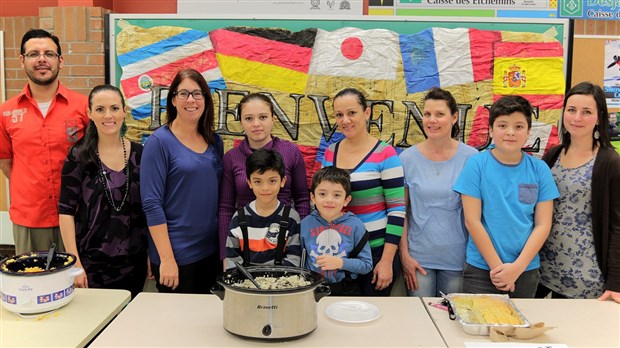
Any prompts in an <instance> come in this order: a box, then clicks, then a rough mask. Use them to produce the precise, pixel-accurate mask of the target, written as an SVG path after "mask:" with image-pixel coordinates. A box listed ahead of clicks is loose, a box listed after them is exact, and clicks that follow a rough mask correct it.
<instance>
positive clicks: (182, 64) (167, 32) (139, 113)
mask: <svg viewBox="0 0 620 348" xmlns="http://www.w3.org/2000/svg"><path fill="white" fill-rule="evenodd" d="M123 31H127V32H126V33H125V35H120V34H119V40H123V41H122V42H117V45H118V46H119V47H124V48H125V49H126V52H123V53H122V54H119V55H118V63H119V65H120V66H121V68H122V76H121V81H120V82H121V86H122V89H123V93H124V94H125V97H126V98H127V105H128V106H129V107H130V108H131V114H132V116H133V118H134V119H136V120H140V119H144V118H147V117H150V116H151V112H152V107H151V98H152V93H151V88H152V87H153V86H170V83H171V82H172V80H173V79H174V76H175V75H176V74H177V72H178V71H179V70H182V69H185V68H190V67H191V68H193V69H196V70H197V71H199V72H200V73H201V74H202V75H203V76H204V77H205V79H206V80H207V82H208V83H209V87H210V88H211V89H212V90H214V89H225V88H226V83H225V82H224V79H223V78H222V73H221V72H220V68H219V65H218V63H217V59H216V58H215V52H214V51H213V45H212V44H211V39H210V38H209V35H208V34H207V33H206V32H203V31H198V30H193V29H187V28H179V27H154V28H140V27H136V26H130V25H129V26H126V28H124V29H123ZM121 33H122V32H121ZM136 43H137V44H136ZM119 53H120V52H119ZM166 96H167V93H166V92H165V93H164V94H163V95H162V96H161V97H162V101H164V103H165V98H166ZM162 106H164V105H162Z"/></svg>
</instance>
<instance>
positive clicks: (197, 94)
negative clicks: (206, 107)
mask: <svg viewBox="0 0 620 348" xmlns="http://www.w3.org/2000/svg"><path fill="white" fill-rule="evenodd" d="M174 94H175V95H176V96H177V98H179V99H181V100H185V99H187V98H189V96H190V95H191V96H192V97H194V99H196V100H201V99H204V98H205V94H204V93H202V91H201V90H199V89H195V90H193V91H191V92H190V91H188V90H185V89H182V90H180V91H176V92H174Z"/></svg>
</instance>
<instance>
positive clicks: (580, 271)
mask: <svg viewBox="0 0 620 348" xmlns="http://www.w3.org/2000/svg"><path fill="white" fill-rule="evenodd" d="M608 123H609V120H608V111H607V104H606V102H605V94H604V92H603V90H602V89H601V88H600V87H599V86H597V85H593V84H592V83H589V82H582V83H579V84H577V85H576V86H574V87H573V88H572V89H571V90H570V91H569V92H568V94H566V96H565V99H564V111H563V115H562V127H561V130H562V133H561V144H560V145H558V146H556V147H554V148H552V149H550V150H549V151H548V152H547V153H546V154H545V156H543V160H545V162H547V164H548V165H549V167H550V168H551V171H552V173H553V177H554V179H555V181H556V183H557V185H558V189H559V190H560V197H559V198H557V199H556V200H555V202H554V212H553V213H554V215H553V225H552V229H551V233H550V235H549V238H548V240H547V242H546V243H545V245H544V246H543V248H542V249H541V251H540V262H541V267H540V272H541V279H540V285H539V289H538V290H539V291H538V295H539V296H540V297H543V296H545V295H548V294H549V292H551V294H552V297H557V298H599V299H600V300H606V299H608V298H612V299H613V300H615V301H616V302H618V303H620V156H619V155H618V153H617V152H616V151H615V149H614V148H613V146H612V145H611V142H610V137H609V133H608V128H609V127H608Z"/></svg>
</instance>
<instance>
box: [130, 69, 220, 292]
mask: <svg viewBox="0 0 620 348" xmlns="http://www.w3.org/2000/svg"><path fill="white" fill-rule="evenodd" d="M166 111H167V115H168V121H167V124H166V125H164V126H162V127H160V128H159V129H157V130H156V131H155V132H153V134H152V135H151V136H150V137H149V138H148V140H147V142H146V145H145V147H144V155H143V161H142V173H143V176H142V184H141V187H140V191H141V193H142V204H143V206H144V212H145V214H146V218H147V223H148V226H149V231H150V234H149V258H150V260H151V268H152V271H153V275H154V276H155V280H156V282H157V289H158V290H159V291H160V292H179V293H202V294H207V293H209V289H210V288H211V286H212V285H214V284H215V278H216V276H217V275H218V273H219V272H220V271H221V270H222V263H221V262H220V257H219V242H218V231H217V203H218V194H219V183H220V179H221V173H222V164H221V163H222V155H223V144H222V139H221V138H220V137H219V136H218V135H217V134H215V130H214V127H213V120H214V111H213V99H212V98H211V93H210V91H209V86H208V85H207V81H205V79H204V77H203V76H202V75H201V74H200V73H199V72H198V71H196V70H194V69H186V70H182V71H180V72H179V73H178V74H177V75H176V76H175V78H174V80H173V81H172V84H171V85H170V92H169V93H168V98H167V105H166Z"/></svg>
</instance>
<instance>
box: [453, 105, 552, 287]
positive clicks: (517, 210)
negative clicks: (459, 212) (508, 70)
mask: <svg viewBox="0 0 620 348" xmlns="http://www.w3.org/2000/svg"><path fill="white" fill-rule="evenodd" d="M489 126H490V135H491V137H492V138H493V142H494V143H495V147H494V148H492V149H491V150H490V151H486V152H482V153H479V154H477V155H474V156H472V157H470V158H469V160H468V161H467V163H466V164H465V167H464V168H463V171H462V172H461V175H460V176H459V178H458V179H457V181H456V183H455V184H454V190H455V191H456V192H459V193H460V194H461V198H462V201H463V212H464V215H465V225H466V227H467V229H468V230H469V234H470V238H469V241H468V244H467V252H466V265H465V270H464V272H463V285H462V286H463V292H465V293H503V294H504V293H508V294H509V295H510V296H511V297H525V298H528V297H529V298H531V297H534V294H535V293H536V287H537V285H538V280H539V278H540V275H539V273H538V268H539V267H540V262H539V257H538V251H539V249H540V248H541V247H542V245H543V244H544V242H545V240H546V239H547V236H548V235H549V231H550V229H551V215H552V213H553V199H554V198H556V197H558V196H559V192H558V189H557V187H556V186H555V182H554V181H553V177H552V176H551V171H550V170H549V167H548V166H547V165H545V163H544V162H543V161H542V160H539V159H537V158H534V157H532V156H530V155H528V154H526V153H525V152H523V151H522V150H521V148H522V147H523V145H524V144H525V142H526V141H527V139H528V136H529V134H530V128H531V126H532V106H531V105H530V103H529V102H528V101H527V100H526V99H525V98H523V97H520V96H506V97H502V98H500V99H499V100H497V101H496V102H495V103H493V105H492V106H491V111H490V116H489Z"/></svg>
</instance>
